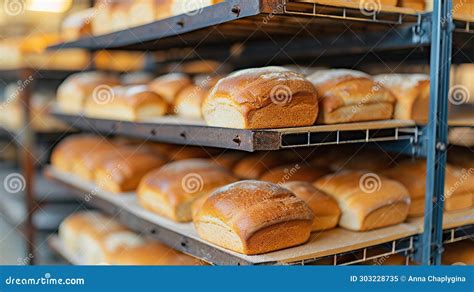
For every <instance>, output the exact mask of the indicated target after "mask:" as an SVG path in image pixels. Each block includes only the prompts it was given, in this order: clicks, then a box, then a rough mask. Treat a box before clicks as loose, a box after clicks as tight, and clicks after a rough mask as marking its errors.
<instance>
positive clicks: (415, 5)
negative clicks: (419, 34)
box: [399, 0, 426, 11]
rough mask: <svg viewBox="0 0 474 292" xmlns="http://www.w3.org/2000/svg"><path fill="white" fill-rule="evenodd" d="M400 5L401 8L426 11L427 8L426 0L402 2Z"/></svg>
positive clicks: (402, 0)
mask: <svg viewBox="0 0 474 292" xmlns="http://www.w3.org/2000/svg"><path fill="white" fill-rule="evenodd" d="M399 5H400V6H401V7H406V8H411V9H415V10H418V11H424V10H425V8H426V0H400V2H399Z"/></svg>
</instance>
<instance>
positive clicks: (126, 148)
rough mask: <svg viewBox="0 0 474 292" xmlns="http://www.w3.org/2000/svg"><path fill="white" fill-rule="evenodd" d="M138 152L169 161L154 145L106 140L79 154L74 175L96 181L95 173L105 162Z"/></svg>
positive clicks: (75, 160) (75, 158)
mask: <svg viewBox="0 0 474 292" xmlns="http://www.w3.org/2000/svg"><path fill="white" fill-rule="evenodd" d="M136 152H140V153H146V154H150V155H152V154H156V155H157V156H158V157H160V158H162V159H164V160H167V159H165V158H164V155H162V154H161V151H160V149H157V148H156V147H153V145H152V143H145V144H134V143H132V142H130V141H126V140H118V139H115V140H104V142H103V143H101V144H98V145H96V146H95V147H93V148H90V149H87V151H84V152H82V153H79V154H78V155H76V157H74V158H73V159H72V165H73V173H74V174H75V175H77V176H78V177H80V178H82V179H84V180H87V181H94V180H95V172H96V170H97V169H98V168H99V167H100V166H101V164H102V163H103V162H104V161H106V160H111V159H120V157H127V156H132V155H135V153H136Z"/></svg>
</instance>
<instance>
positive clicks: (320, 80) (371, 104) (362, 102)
mask: <svg viewBox="0 0 474 292" xmlns="http://www.w3.org/2000/svg"><path fill="white" fill-rule="evenodd" d="M307 79H308V80H309V81H311V83H312V84H313V85H314V86H315V87H316V90H317V93H318V96H319V97H320V103H319V106H320V114H319V118H318V123H324V124H336V123H346V122H357V121H370V120H383V119H390V118H391V117H392V114H393V107H394V105H395V97H394V96H393V94H392V93H391V92H390V91H389V90H387V89H385V88H384V87H383V86H381V85H380V84H377V83H376V82H375V81H374V80H373V79H372V78H371V77H370V76H369V75H367V74H365V73H363V72H360V71H355V70H346V69H330V70H319V71H316V72H315V73H313V74H311V75H310V76H308V77H307Z"/></svg>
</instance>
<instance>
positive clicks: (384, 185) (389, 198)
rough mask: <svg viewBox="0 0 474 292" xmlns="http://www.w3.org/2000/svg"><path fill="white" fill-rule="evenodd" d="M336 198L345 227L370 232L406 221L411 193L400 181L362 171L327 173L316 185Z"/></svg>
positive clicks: (340, 223)
mask: <svg viewBox="0 0 474 292" xmlns="http://www.w3.org/2000/svg"><path fill="white" fill-rule="evenodd" d="M314 185H315V186H316V187H317V188H318V189H320V190H322V191H323V192H325V193H326V194H328V195H330V196H331V197H333V198H334V199H335V200H336V201H337V202H338V204H339V207H340V208H341V210H342V216H341V219H340V220H339V225H340V226H341V227H344V228H347V229H351V230H356V231H366V230H372V229H376V228H380V227H385V226H390V225H395V224H398V223H401V222H403V221H404V220H405V219H406V217H407V214H408V209H409V206H410V195H409V194H408V190H407V189H406V188H405V187H404V186H403V185H402V184H401V183H399V182H398V181H395V180H391V179H388V178H386V177H384V176H378V175H375V174H373V173H364V172H361V171H344V172H340V173H337V174H332V175H328V176H325V177H323V178H321V179H319V180H317V181H316V182H315V184H314Z"/></svg>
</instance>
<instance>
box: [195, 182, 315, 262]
mask: <svg viewBox="0 0 474 292" xmlns="http://www.w3.org/2000/svg"><path fill="white" fill-rule="evenodd" d="M313 219H314V216H313V213H312V211H311V209H310V208H309V207H308V206H307V205H306V203H305V202H304V201H303V200H301V199H299V198H298V197H296V196H295V195H294V194H293V193H292V192H290V191H289V190H287V189H285V188H282V187H280V186H278V185H276V184H272V183H269V182H261V181H240V182H236V183H233V184H230V185H227V186H224V187H222V188H219V189H217V190H215V191H214V192H213V193H212V195H211V196H210V197H209V198H208V199H207V200H206V202H204V204H203V205H202V207H201V208H200V210H199V211H198V212H197V214H196V216H195V218H194V225H195V227H196V230H197V232H198V234H199V236H200V237H201V238H203V239H204V240H207V241H209V242H211V243H214V244H217V245H219V246H222V247H224V248H227V249H230V250H233V251H235V252H239V253H243V254H249V255H250V254H262V253H266V252H271V251H275V250H279V249H283V248H287V247H290V246H295V245H299V244H302V243H304V242H306V241H307V240H308V239H309V235H310V232H311V225H312V222H313Z"/></svg>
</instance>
